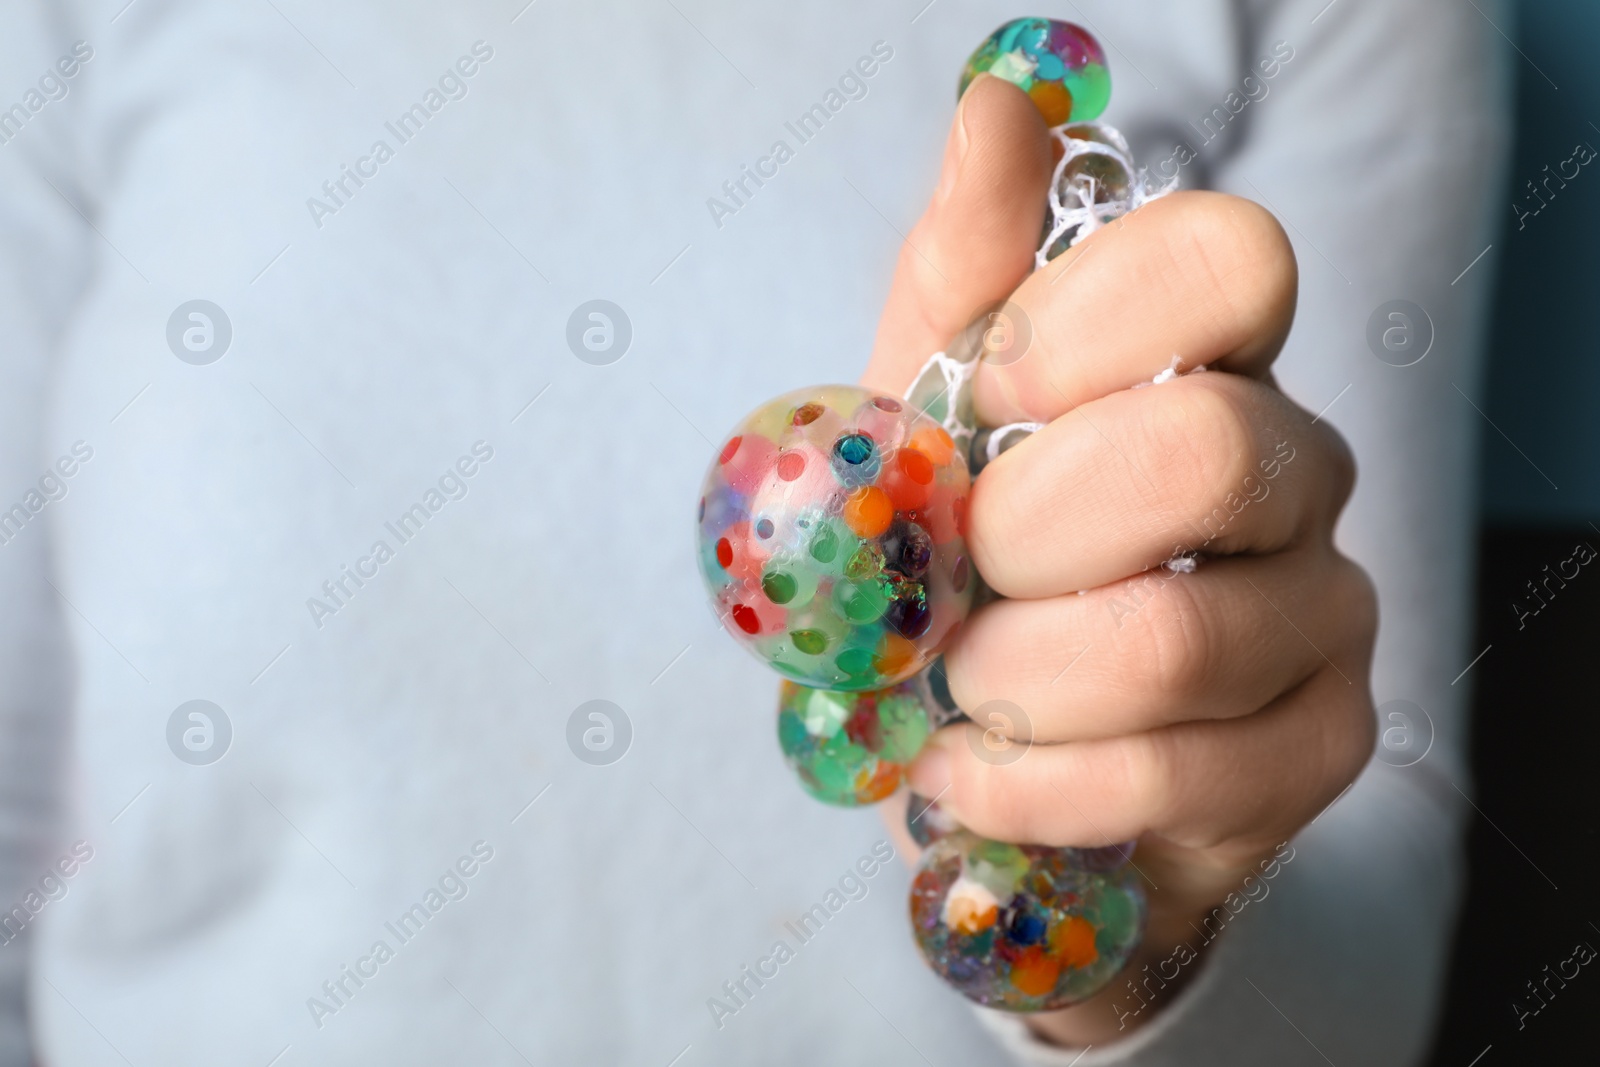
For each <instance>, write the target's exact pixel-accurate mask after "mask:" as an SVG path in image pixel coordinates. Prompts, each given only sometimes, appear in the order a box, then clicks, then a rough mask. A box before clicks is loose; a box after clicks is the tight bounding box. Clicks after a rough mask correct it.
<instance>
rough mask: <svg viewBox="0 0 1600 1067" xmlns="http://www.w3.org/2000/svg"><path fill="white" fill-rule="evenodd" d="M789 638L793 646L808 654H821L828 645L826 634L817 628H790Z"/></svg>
mask: <svg viewBox="0 0 1600 1067" xmlns="http://www.w3.org/2000/svg"><path fill="white" fill-rule="evenodd" d="M789 640H791V641H793V642H794V647H795V648H797V649H799V650H800V651H801V652H804V653H805V654H806V655H808V656H817V655H821V653H822V651H823V650H824V649H826V648H827V647H828V636H827V635H826V634H824V633H822V632H821V631H819V630H792V631H790V633H789Z"/></svg>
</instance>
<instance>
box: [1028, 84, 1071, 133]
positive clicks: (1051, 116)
mask: <svg viewBox="0 0 1600 1067" xmlns="http://www.w3.org/2000/svg"><path fill="white" fill-rule="evenodd" d="M1028 96H1029V97H1031V98H1032V99H1033V106H1034V107H1036V108H1038V109H1039V114H1041V115H1043V116H1044V124H1045V125H1046V126H1059V125H1061V124H1062V123H1063V122H1066V121H1067V119H1069V118H1071V117H1072V94H1071V93H1069V92H1068V91H1067V87H1066V86H1065V85H1062V84H1061V83H1060V82H1034V83H1033V85H1032V86H1031V87H1029V89H1028Z"/></svg>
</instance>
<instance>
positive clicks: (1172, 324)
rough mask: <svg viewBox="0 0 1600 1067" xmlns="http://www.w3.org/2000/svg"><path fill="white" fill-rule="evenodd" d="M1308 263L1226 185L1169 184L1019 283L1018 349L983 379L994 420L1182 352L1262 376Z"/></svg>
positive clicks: (1049, 415) (1105, 384)
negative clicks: (1025, 341)
mask: <svg viewBox="0 0 1600 1067" xmlns="http://www.w3.org/2000/svg"><path fill="white" fill-rule="evenodd" d="M1298 280H1299V273H1298V269H1297V267H1296V265H1295V258H1294V250H1293V249H1292V248H1291V247H1290V244H1289V239H1288V237H1287V236H1286V235H1285V234H1284V232H1283V228H1282V227H1281V226H1279V225H1278V221H1277V220H1276V219H1275V218H1273V217H1272V215H1271V214H1270V213H1269V212H1268V211H1267V210H1266V209H1265V208H1262V207H1260V206H1259V205H1257V204H1254V203H1251V202H1250V201H1248V200H1243V199H1240V198H1238V197H1234V196H1228V195H1226V194H1223V193H1210V192H1189V193H1173V194H1171V195H1170V196H1165V197H1162V198H1161V199H1159V200H1155V201H1152V202H1150V203H1148V204H1145V205H1144V206H1143V207H1141V208H1139V209H1138V210H1137V211H1134V212H1132V213H1131V214H1128V215H1125V216H1123V217H1122V218H1120V219H1117V220H1116V221H1114V222H1112V223H1111V224H1109V225H1107V226H1106V227H1105V228H1103V229H1101V230H1099V231H1097V232H1095V233H1094V234H1091V235H1090V236H1089V237H1087V238H1085V239H1084V240H1083V241H1082V242H1081V243H1080V244H1078V245H1077V246H1076V247H1074V248H1072V249H1070V250H1068V251H1067V252H1066V253H1064V254H1062V255H1061V256H1058V257H1057V258H1056V259H1054V260H1053V261H1051V262H1050V264H1049V265H1047V266H1046V267H1045V268H1044V269H1042V270H1039V271H1035V272H1034V273H1033V274H1032V275H1030V276H1029V277H1028V278H1027V280H1025V281H1024V282H1023V283H1022V284H1021V286H1019V287H1018V288H1017V290H1016V292H1015V293H1013V294H1012V296H1011V299H1010V305H1011V307H1012V309H1013V313H1017V312H1018V311H1020V313H1021V314H1023V315H1025V316H1026V317H1027V319H1028V321H1029V323H1030V324H1031V326H1032V338H1033V339H1032V342H1031V344H1030V345H1029V347H1028V349H1027V350H1026V351H1025V352H1024V353H1023V355H1022V357H1021V358H1019V359H1016V360H1014V361H1012V362H1008V363H1006V364H1004V365H1001V364H997V363H995V362H991V361H984V362H983V363H981V364H980V365H979V367H978V371H977V375H976V377H975V379H974V384H973V388H974V399H975V401H976V403H977V407H978V414H979V417H980V418H981V419H982V420H983V421H984V422H986V423H988V424H990V425H1000V424H1003V423H1008V422H1024V421H1026V422H1049V421H1050V420H1052V419H1054V418H1057V417H1058V416H1060V415H1063V414H1065V413H1066V412H1068V411H1071V410H1072V409H1073V408H1075V407H1077V406H1078V405H1079V404H1081V403H1083V402H1085V401H1088V400H1096V399H1098V398H1100V397H1102V396H1106V395H1107V394H1109V393H1113V392H1116V391H1118V390H1121V389H1127V388H1130V387H1132V386H1134V385H1138V384H1140V383H1142V382H1148V381H1150V380H1151V379H1152V378H1153V377H1155V376H1156V375H1157V374H1159V373H1161V372H1162V371H1165V370H1168V369H1169V368H1171V367H1172V366H1173V359H1174V357H1176V358H1177V360H1178V369H1179V370H1192V369H1193V368H1195V367H1197V366H1201V365H1209V366H1213V367H1215V368H1216V369H1219V370H1228V371H1235V372H1237V373H1241V374H1247V375H1251V376H1253V377H1265V376H1266V374H1267V371H1268V368H1269V367H1270V366H1271V364H1272V361H1273V359H1275V358H1276V357H1277V354H1278V350H1279V349H1280V348H1281V347H1282V346H1283V342H1284V339H1285V338H1286V337H1287V336H1288V333H1289V325H1290V323H1291V322H1292V321H1293V319H1294V305H1295V292H1296V288H1297V286H1298Z"/></svg>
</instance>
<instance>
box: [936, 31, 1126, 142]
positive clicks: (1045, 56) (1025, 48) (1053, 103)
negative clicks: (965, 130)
mask: <svg viewBox="0 0 1600 1067" xmlns="http://www.w3.org/2000/svg"><path fill="white" fill-rule="evenodd" d="M983 73H989V74H993V75H994V76H995V77H997V78H1003V79H1005V80H1006V81H1008V82H1010V83H1011V84H1012V85H1015V86H1016V87H1017V88H1019V89H1021V90H1022V91H1023V92H1025V93H1027V94H1028V96H1029V97H1030V98H1031V99H1032V100H1033V103H1034V106H1035V107H1037V108H1038V109H1039V114H1041V115H1043V116H1044V122H1045V125H1046V126H1059V125H1061V124H1062V123H1064V122H1088V121H1090V120H1092V119H1097V118H1099V117H1100V114H1101V113H1102V112H1103V111H1105V109H1106V104H1107V103H1109V102H1110V100H1111V72H1110V71H1108V70H1107V69H1106V54H1105V52H1104V51H1102V50H1101V48H1100V42H1099V41H1096V40H1095V39H1094V38H1093V37H1091V36H1090V35H1089V33H1088V31H1087V30H1084V29H1082V28H1080V27H1078V26H1074V25H1073V24H1072V23H1070V22H1058V21H1056V20H1055V19H1013V20H1012V21H1010V22H1008V23H1006V24H1005V25H1004V26H1001V27H1000V28H999V29H998V30H995V31H994V32H993V33H991V34H990V35H989V37H988V39H987V40H986V41H984V42H983V44H981V45H979V46H978V50H977V51H976V52H974V53H972V58H970V59H968V60H967V69H966V70H964V71H963V72H962V74H961V90H960V91H961V92H963V93H964V92H966V91H967V86H968V85H969V84H971V82H972V79H974V78H976V77H977V76H978V75H980V74H983Z"/></svg>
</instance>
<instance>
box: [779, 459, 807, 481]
mask: <svg viewBox="0 0 1600 1067" xmlns="http://www.w3.org/2000/svg"><path fill="white" fill-rule="evenodd" d="M805 470H806V457H805V456H804V455H803V454H802V453H800V452H785V453H783V454H782V455H781V456H779V457H778V477H779V478H782V479H783V480H784V481H786V482H792V481H794V480H795V479H796V478H798V477H800V475H802V474H804V473H805Z"/></svg>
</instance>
